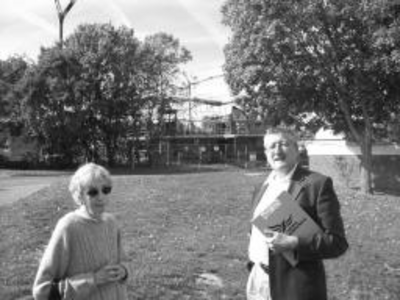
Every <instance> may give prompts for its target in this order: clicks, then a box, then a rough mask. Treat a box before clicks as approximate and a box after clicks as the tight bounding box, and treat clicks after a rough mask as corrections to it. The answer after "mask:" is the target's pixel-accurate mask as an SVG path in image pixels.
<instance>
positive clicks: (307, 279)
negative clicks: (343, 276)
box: [252, 167, 348, 300]
mask: <svg viewBox="0 0 400 300" xmlns="http://www.w3.org/2000/svg"><path fill="white" fill-rule="evenodd" d="M261 186H262V184H261V185H260V186H259V187H258V188H256V190H255V193H254V197H253V210H252V215H253V212H254V210H255V208H256V207H257V205H258V203H259V201H260V199H261V198H262V194H263V191H264V189H261ZM289 193H290V194H291V195H292V197H293V199H294V201H296V202H297V203H298V204H299V205H300V206H301V207H302V208H303V209H304V210H305V211H306V212H307V213H308V214H309V215H310V216H311V217H312V218H313V219H314V220H315V222H317V223H318V224H319V225H320V226H321V228H322V229H323V233H321V234H317V235H315V236H311V237H309V238H302V239H300V240H299V245H298V248H297V250H296V255H297V258H298V260H299V263H298V265H297V266H296V267H292V266H291V265H290V264H289V263H288V262H287V261H286V259H285V258H283V256H282V255H280V254H275V255H274V254H273V253H272V252H270V262H269V274H270V285H271V295H272V299H273V300H326V299H327V290H326V279H325V270H324V266H323V263H322V260H323V259H327V258H335V257H338V256H340V255H342V254H343V253H344V252H345V251H346V250H347V248H348V244H347V240H346V236H345V231H344V227H343V221H342V217H341V215H340V204H339V201H338V199H337V196H336V193H335V191H334V189H333V183H332V180H331V178H329V177H327V176H324V175H322V174H319V173H317V172H312V171H309V170H307V169H304V168H301V167H297V168H296V170H295V172H294V173H293V176H292V180H291V184H290V186H289Z"/></svg>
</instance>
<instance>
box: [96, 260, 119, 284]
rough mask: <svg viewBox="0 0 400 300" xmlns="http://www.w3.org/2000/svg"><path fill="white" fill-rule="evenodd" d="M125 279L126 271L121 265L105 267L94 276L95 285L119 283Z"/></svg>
mask: <svg viewBox="0 0 400 300" xmlns="http://www.w3.org/2000/svg"><path fill="white" fill-rule="evenodd" d="M125 277H126V269H125V268H124V267H123V266H121V265H107V266H105V267H103V268H101V269H100V270H99V271H97V272H96V273H95V274H94V281H95V283H96V285H103V284H106V283H110V282H116V281H120V280H122V279H123V278H125Z"/></svg>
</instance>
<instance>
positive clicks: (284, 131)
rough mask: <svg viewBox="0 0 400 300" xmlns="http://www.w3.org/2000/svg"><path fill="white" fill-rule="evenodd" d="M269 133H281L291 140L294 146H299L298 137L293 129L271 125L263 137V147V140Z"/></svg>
mask: <svg viewBox="0 0 400 300" xmlns="http://www.w3.org/2000/svg"><path fill="white" fill-rule="evenodd" d="M270 135H282V136H283V137H285V138H286V139H287V140H288V141H290V142H292V143H293V144H294V145H295V146H296V148H298V147H299V137H298V135H297V133H296V132H295V131H294V130H291V129H288V128H282V127H272V128H269V129H267V130H266V132H265V134H264V139H263V141H264V147H265V142H266V140H267V138H268V137H269V136H270Z"/></svg>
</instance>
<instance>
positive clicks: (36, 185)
mask: <svg viewBox="0 0 400 300" xmlns="http://www.w3.org/2000/svg"><path fill="white" fill-rule="evenodd" d="M44 175H45V176H44ZM61 176H66V173H53V174H44V173H27V172H20V173H15V172H10V171H4V170H0V206H2V205H7V204H10V203H13V202H15V201H17V200H19V199H21V198H24V197H27V196H29V195H30V194H32V193H35V192H37V191H39V190H41V189H43V188H45V187H47V186H49V185H50V184H51V183H53V182H54V181H56V180H58V179H60V177H61Z"/></svg>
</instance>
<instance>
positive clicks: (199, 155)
mask: <svg viewBox="0 0 400 300" xmlns="http://www.w3.org/2000/svg"><path fill="white" fill-rule="evenodd" d="M150 148H151V149H152V150H151V151H150V152H149V153H146V154H141V155H139V158H138V155H136V157H137V159H136V162H137V164H138V165H141V164H142V165H145V164H150V163H151V165H163V166H179V165H185V164H198V165H205V164H233V165H238V166H242V167H246V168H247V167H254V166H264V165H265V156H264V152H263V149H262V147H259V148H256V147H254V145H252V144H250V145H248V144H245V143H235V142H232V141H230V142H229V141H228V142H227V141H218V140H214V141H201V142H200V141H195V142H171V141H161V142H160V143H158V144H157V145H152V147H150Z"/></svg>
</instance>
